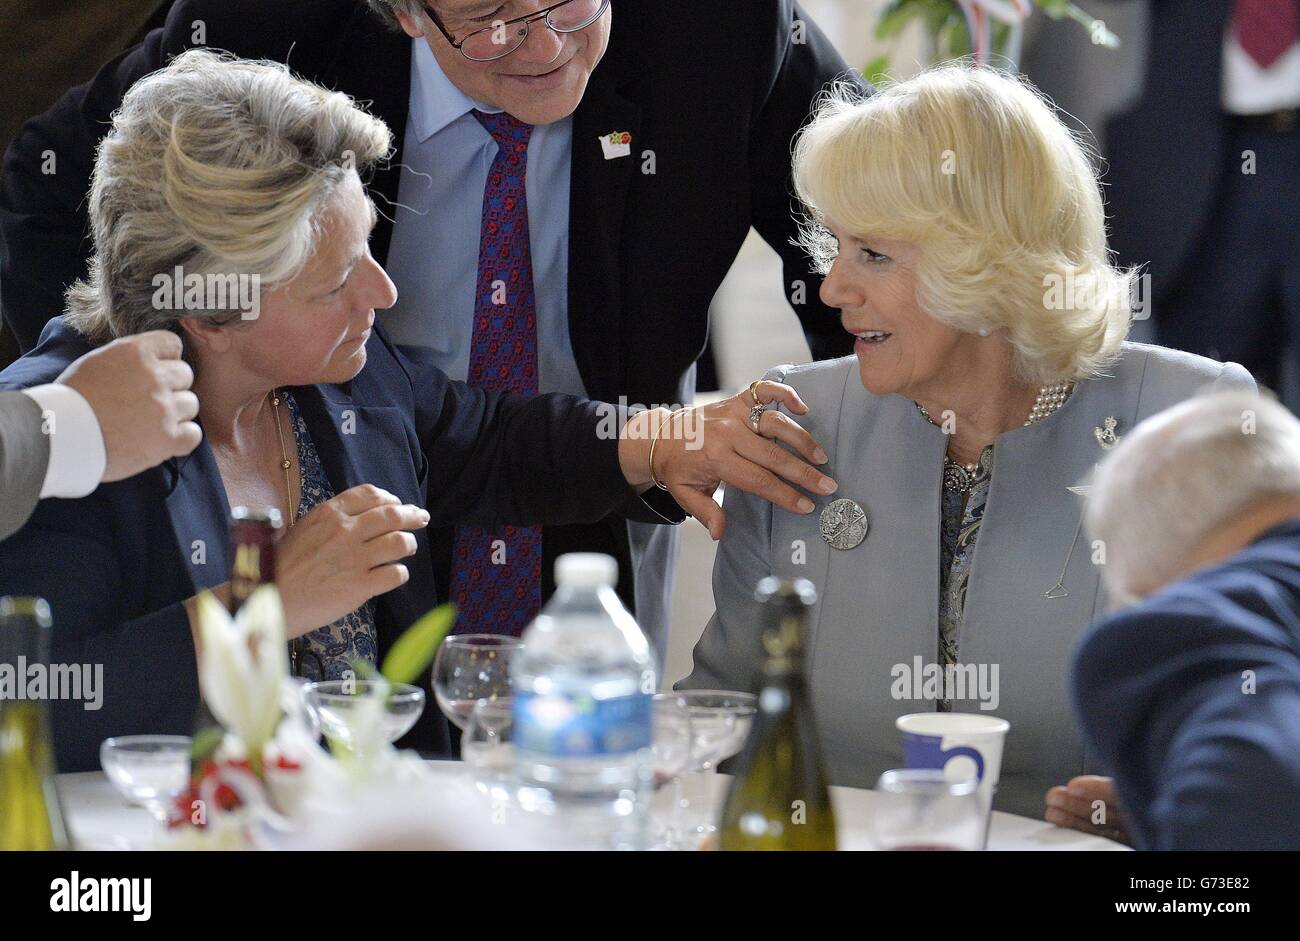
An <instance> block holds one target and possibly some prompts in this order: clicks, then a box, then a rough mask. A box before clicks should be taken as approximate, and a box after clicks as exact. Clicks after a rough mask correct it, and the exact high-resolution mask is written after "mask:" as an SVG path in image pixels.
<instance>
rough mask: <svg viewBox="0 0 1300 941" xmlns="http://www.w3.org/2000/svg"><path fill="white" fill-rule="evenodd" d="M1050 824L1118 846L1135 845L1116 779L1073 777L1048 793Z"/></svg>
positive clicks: (1092, 776)
mask: <svg viewBox="0 0 1300 941" xmlns="http://www.w3.org/2000/svg"><path fill="white" fill-rule="evenodd" d="M1046 803H1047V812H1046V813H1045V814H1044V817H1045V818H1046V820H1047V822H1048V823H1054V824H1056V825H1057V826H1058V827H1067V828H1069V829H1071V830H1079V831H1081V832H1083V833H1091V834H1092V835H1094V836H1102V837H1105V838H1106V839H1108V840H1114V841H1115V842H1117V843H1125V844H1128V845H1130V846H1131V845H1132V843H1133V840H1132V838H1131V837H1130V836H1129V833H1128V825H1127V821H1126V819H1125V817H1124V811H1123V809H1122V808H1121V807H1120V804H1119V795H1118V794H1117V793H1116V792H1115V779H1114V778H1103V777H1100V776H1098V775H1095V774H1085V775H1081V776H1080V777H1077V778H1071V779H1070V781H1069V783H1068V784H1065V785H1059V784H1058V785H1057V786H1056V787H1054V788H1052V789H1050V790H1049V791H1048V792H1047V798H1046Z"/></svg>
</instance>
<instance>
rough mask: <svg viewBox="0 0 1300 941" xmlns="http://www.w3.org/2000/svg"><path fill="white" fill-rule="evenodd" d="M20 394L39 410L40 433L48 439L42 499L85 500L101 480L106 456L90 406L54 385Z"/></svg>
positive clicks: (66, 388) (65, 388) (72, 391)
mask: <svg viewBox="0 0 1300 941" xmlns="http://www.w3.org/2000/svg"><path fill="white" fill-rule="evenodd" d="M23 392H24V393H25V394H26V395H27V397H28V398H30V399H31V400H32V401H34V402H35V403H36V404H37V405H39V406H40V407H41V412H42V415H41V430H42V431H44V432H45V434H47V435H49V437H50V463H49V466H48V467H47V468H46V471H45V483H44V485H42V487H41V499H42V500H44V499H45V498H46V497H68V498H72V497H84V496H86V495H87V494H89V493H91V492H92V491H94V489H95V488H96V487H98V486H99V482H100V481H101V480H102V479H103V477H104V470H105V468H107V466H108V455H107V454H106V453H105V451H104V435H103V432H101V431H100V428H99V419H98V418H96V417H95V410H94V409H93V408H91V407H90V403H89V402H87V401H86V399H85V397H84V396H83V395H82V394H81V393H80V392H78V391H77V390H76V389H74V388H72V387H71V386H64V385H58V384H56V383H50V384H49V385H43V386H35V387H34V388H31V389H24V390H23Z"/></svg>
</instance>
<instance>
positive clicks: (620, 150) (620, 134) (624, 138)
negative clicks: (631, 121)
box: [597, 131, 632, 160]
mask: <svg viewBox="0 0 1300 941" xmlns="http://www.w3.org/2000/svg"><path fill="white" fill-rule="evenodd" d="M597 140H599V141H600V149H601V150H603V151H605V159H606V160H617V159H618V158H619V157H630V156H632V132H631V131H614V132H612V133H610V134H602V135H601V136H600V137H598V138H597Z"/></svg>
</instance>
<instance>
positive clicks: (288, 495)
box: [271, 389, 303, 676]
mask: <svg viewBox="0 0 1300 941" xmlns="http://www.w3.org/2000/svg"><path fill="white" fill-rule="evenodd" d="M271 410H272V413H273V414H274V415H275V434H276V437H278V438H279V439H280V468H281V469H282V470H283V471H284V496H285V500H286V501H287V502H286V508H287V509H288V511H289V512H288V515H287V516H286V517H285V519H287V520H288V521H289V528H290V529H292V528H293V524H294V521H295V519H297V516H298V507H297V506H296V505H295V504H294V502H293V483H292V480H291V478H290V476H289V472H290V470H291V469H292V468H293V461H291V460H289V452H288V451H287V450H286V449H285V446H284V427H283V426H282V425H281V424H280V393H279V392H277V391H276V390H275V389H272V390H271ZM294 440H295V441H296V440H297V439H296V438H295V439H294ZM302 644H303V639H302V638H301V637H295V638H294V639H293V640H291V641H289V673H290V675H292V676H301V675H302V673H301V663H302Z"/></svg>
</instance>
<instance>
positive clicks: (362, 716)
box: [304, 679, 424, 748]
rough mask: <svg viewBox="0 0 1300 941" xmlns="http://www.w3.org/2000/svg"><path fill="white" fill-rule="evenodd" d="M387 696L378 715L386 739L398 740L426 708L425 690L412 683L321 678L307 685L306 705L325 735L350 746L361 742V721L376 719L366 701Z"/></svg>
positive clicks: (380, 727) (362, 731) (363, 735)
mask: <svg viewBox="0 0 1300 941" xmlns="http://www.w3.org/2000/svg"><path fill="white" fill-rule="evenodd" d="M385 688H386V689H387V690H388V694H387V697H386V698H385V699H384V700H383V703H382V705H381V707H380V708H381V709H382V712H381V713H380V715H379V717H378V722H379V731H380V732H382V733H383V736H384V740H385V741H387V742H389V743H390V744H391V743H392V742H395V741H397V740H398V739H399V738H401V737H402V736H403V735H405V734H406V733H407V732H409V731H411V727H412V726H414V725H415V723H416V722H417V721H418V720H419V718H420V714H421V713H422V712H424V690H422V689H420V687H418V686H412V685H411V684H409V683H389V682H387V681H385V680H353V679H348V680H318V681H316V682H314V683H308V684H307V685H306V687H305V696H304V698H305V700H306V703H307V707H308V709H309V711H310V712H311V714H312V716H314V718H315V721H316V723H317V724H318V725H319V726H320V729H321V731H322V732H324V733H325V737H326V738H328V739H330V740H332V741H337V742H339V743H340V744H342V745H345V746H347V747H349V748H355V747H356V746H358V745H359V744H361V739H363V738H364V737H365V735H366V730H365V729H364V728H362V726H361V724H360V723H368V722H371V721H373V719H372V718H371V717H370V713H369V712H368V711H367V710H369V709H373V708H374V707H373V706H368V705H366V704H367V703H369V701H370V700H371V699H372V698H374V697H379V696H383V695H384V690H385Z"/></svg>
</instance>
